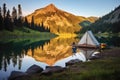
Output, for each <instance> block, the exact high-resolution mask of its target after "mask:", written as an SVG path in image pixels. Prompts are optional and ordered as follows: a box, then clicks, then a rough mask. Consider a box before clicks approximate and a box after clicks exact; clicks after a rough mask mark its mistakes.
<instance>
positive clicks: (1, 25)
mask: <svg viewBox="0 0 120 80" xmlns="http://www.w3.org/2000/svg"><path fill="white" fill-rule="evenodd" d="M3 29H4V23H3V17H2V10H1V7H0V30H3Z"/></svg>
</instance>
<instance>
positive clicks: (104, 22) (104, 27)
mask: <svg viewBox="0 0 120 80" xmlns="http://www.w3.org/2000/svg"><path fill="white" fill-rule="evenodd" d="M85 28H86V29H85ZM85 28H84V29H83V30H84V31H86V30H88V29H91V30H92V31H93V32H94V33H97V32H113V33H118V32H120V6H118V7H117V8H115V9H114V10H113V11H111V12H110V13H108V14H106V15H104V16H103V17H101V18H99V19H98V20H96V21H95V22H94V23H93V24H90V26H86V27H85Z"/></svg>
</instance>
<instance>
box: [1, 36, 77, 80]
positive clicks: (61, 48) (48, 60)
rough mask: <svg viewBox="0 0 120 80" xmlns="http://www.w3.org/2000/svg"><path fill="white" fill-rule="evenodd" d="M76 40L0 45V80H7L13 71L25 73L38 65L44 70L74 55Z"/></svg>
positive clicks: (15, 42) (18, 42) (11, 42)
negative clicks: (32, 66)
mask: <svg viewBox="0 0 120 80" xmlns="http://www.w3.org/2000/svg"><path fill="white" fill-rule="evenodd" d="M73 41H74V42H76V41H78V39H75V38H67V39H65V38H59V37H57V38H54V39H51V40H40V41H34V40H20V41H17V40H13V41H9V42H5V43H3V42H1V43H0V54H1V56H0V75H2V76H0V80H3V79H4V80H6V79H7V77H8V76H9V75H10V73H11V71H13V70H17V71H18V70H19V71H23V72H25V71H26V69H27V68H28V67H30V66H31V65H33V64H37V65H39V66H41V67H43V68H45V66H47V65H50V66H52V65H54V64H55V63H56V62H57V61H59V60H61V59H64V58H66V57H68V56H70V55H72V50H71V44H72V42H73Z"/></svg>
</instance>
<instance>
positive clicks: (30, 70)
mask: <svg viewBox="0 0 120 80" xmlns="http://www.w3.org/2000/svg"><path fill="white" fill-rule="evenodd" d="M42 71H43V68H41V67H40V66H38V65H35V64H34V65H32V66H31V67H29V68H28V69H27V71H26V73H28V74H34V73H41V72H42Z"/></svg>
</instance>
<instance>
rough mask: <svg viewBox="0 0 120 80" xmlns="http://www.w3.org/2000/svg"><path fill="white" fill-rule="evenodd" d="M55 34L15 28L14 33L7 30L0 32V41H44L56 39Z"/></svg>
mask: <svg viewBox="0 0 120 80" xmlns="http://www.w3.org/2000/svg"><path fill="white" fill-rule="evenodd" d="M55 36H56V35H55V34H52V33H49V32H39V31H35V30H32V29H29V28H25V27H24V28H15V29H14V31H13V32H10V31H7V30H3V31H0V38H1V39H0V41H6V40H13V39H17V40H21V39H31V38H33V39H36V38H39V39H42V40H46V39H50V38H53V37H55Z"/></svg>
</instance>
